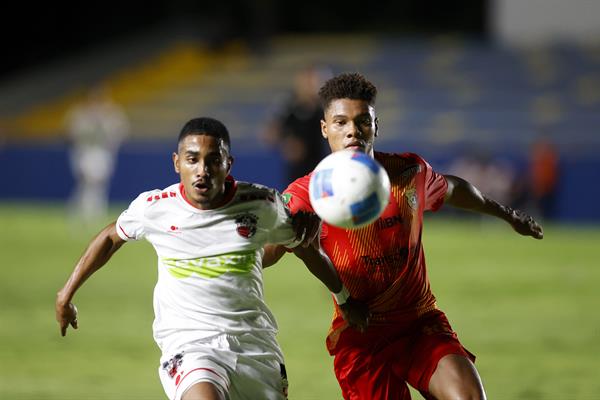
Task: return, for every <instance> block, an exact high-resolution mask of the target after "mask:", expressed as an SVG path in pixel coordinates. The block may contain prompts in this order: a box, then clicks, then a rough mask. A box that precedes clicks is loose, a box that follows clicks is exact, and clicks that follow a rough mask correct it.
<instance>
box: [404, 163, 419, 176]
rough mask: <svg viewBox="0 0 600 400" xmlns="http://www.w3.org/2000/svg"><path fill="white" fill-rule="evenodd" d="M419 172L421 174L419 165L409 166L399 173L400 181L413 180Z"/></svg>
mask: <svg viewBox="0 0 600 400" xmlns="http://www.w3.org/2000/svg"><path fill="white" fill-rule="evenodd" d="M419 172H421V166H420V165H419V164H417V165H411V166H409V167H406V168H405V169H404V170H403V171H402V172H401V173H400V178H401V179H411V178H413V177H414V176H415V175H416V174H418V173H419Z"/></svg>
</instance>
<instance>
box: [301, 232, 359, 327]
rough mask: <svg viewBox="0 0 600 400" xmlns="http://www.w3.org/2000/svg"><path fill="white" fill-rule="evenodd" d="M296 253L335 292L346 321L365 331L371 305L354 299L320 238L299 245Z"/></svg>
mask: <svg viewBox="0 0 600 400" xmlns="http://www.w3.org/2000/svg"><path fill="white" fill-rule="evenodd" d="M294 254H295V255H296V256H297V257H298V258H300V259H301V260H302V262H303V263H304V265H306V267H307V268H308V270H309V271H310V272H311V273H312V274H313V275H314V276H315V277H316V278H317V279H319V280H320V281H321V282H323V284H324V285H325V286H327V288H328V289H329V290H330V291H331V292H332V293H333V294H334V297H335V299H336V302H337V303H338V305H339V307H340V310H341V311H342V314H343V316H344V319H345V320H346V322H348V325H350V326H351V327H353V328H355V329H358V330H359V331H361V332H363V331H364V330H365V329H367V326H368V324H369V316H370V312H369V307H368V306H367V304H365V303H363V302H362V301H359V300H356V299H353V298H352V297H351V296H350V295H349V293H348V290H347V289H346V288H345V287H344V285H343V283H342V281H341V279H340V277H339V275H338V273H337V271H336V269H335V268H334V267H333V264H332V263H331V260H330V259H329V257H327V255H326V254H325V253H324V252H323V251H322V250H321V249H320V247H319V245H318V240H315V242H314V244H313V245H311V246H308V247H302V246H298V247H296V248H295V249H294Z"/></svg>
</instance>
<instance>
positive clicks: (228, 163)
mask: <svg viewBox="0 0 600 400" xmlns="http://www.w3.org/2000/svg"><path fill="white" fill-rule="evenodd" d="M233 161H234V160H233V157H232V156H229V157H227V175H229V173H230V172H231V166H232V165H233Z"/></svg>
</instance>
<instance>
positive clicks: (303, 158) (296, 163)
mask: <svg viewBox="0 0 600 400" xmlns="http://www.w3.org/2000/svg"><path fill="white" fill-rule="evenodd" d="M328 77H329V71H327V70H324V69H320V68H318V67H315V66H309V67H306V68H304V69H302V70H300V71H299V72H298V73H297V75H296V76H295V79H294V90H293V93H292V94H291V96H290V98H289V99H288V100H287V101H286V102H285V103H284V105H283V107H282V108H281V110H280V111H279V112H277V114H276V116H275V117H274V118H273V120H272V121H270V123H269V125H268V126H267V129H266V131H265V133H264V135H263V138H264V140H265V141H266V142H267V144H268V145H270V146H272V147H277V148H278V149H279V151H280V152H281V155H282V157H283V159H284V161H285V163H286V166H285V168H286V175H285V178H286V182H292V181H294V180H295V179H297V178H300V177H301V176H304V175H306V174H307V173H309V172H310V171H312V170H313V169H314V167H315V166H316V165H317V164H318V163H319V161H321V159H323V157H325V155H327V154H328V151H327V149H326V142H325V140H324V139H323V137H322V136H321V119H322V118H323V109H322V107H321V104H320V102H319V97H318V91H319V88H320V87H321V84H322V83H323V82H324V81H325V80H326V79H327V78H328Z"/></svg>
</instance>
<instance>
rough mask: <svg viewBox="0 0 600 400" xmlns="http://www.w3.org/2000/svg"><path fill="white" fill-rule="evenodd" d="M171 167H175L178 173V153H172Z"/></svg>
mask: <svg viewBox="0 0 600 400" xmlns="http://www.w3.org/2000/svg"><path fill="white" fill-rule="evenodd" d="M172 158H173V168H175V172H177V173H179V154H177V153H175V152H174V153H173V156H172Z"/></svg>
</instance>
